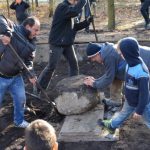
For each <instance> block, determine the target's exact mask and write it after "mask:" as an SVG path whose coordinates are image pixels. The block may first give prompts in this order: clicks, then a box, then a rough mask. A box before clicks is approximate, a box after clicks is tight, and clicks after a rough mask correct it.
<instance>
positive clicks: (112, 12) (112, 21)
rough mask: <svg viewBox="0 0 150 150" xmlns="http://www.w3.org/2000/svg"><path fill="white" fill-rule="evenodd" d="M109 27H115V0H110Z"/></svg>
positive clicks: (110, 28) (111, 28)
mask: <svg viewBox="0 0 150 150" xmlns="http://www.w3.org/2000/svg"><path fill="white" fill-rule="evenodd" d="M108 29H109V30H114V29H115V5H114V0H108Z"/></svg>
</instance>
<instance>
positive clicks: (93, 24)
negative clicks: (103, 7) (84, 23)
mask: <svg viewBox="0 0 150 150" xmlns="http://www.w3.org/2000/svg"><path fill="white" fill-rule="evenodd" d="M87 4H88V7H89V11H90V16H93V15H92V11H91V7H90V2H89V0H87ZM92 26H93V30H94V35H95V39H96V42H98V37H97V34H96V29H95V23H94V18H93V20H92Z"/></svg>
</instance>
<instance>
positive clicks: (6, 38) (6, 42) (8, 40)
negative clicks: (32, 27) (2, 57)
mask: <svg viewBox="0 0 150 150" xmlns="http://www.w3.org/2000/svg"><path fill="white" fill-rule="evenodd" d="M0 40H1V41H2V43H3V44H4V45H8V44H9V43H10V41H11V38H10V37H8V36H6V35H1V36H0Z"/></svg>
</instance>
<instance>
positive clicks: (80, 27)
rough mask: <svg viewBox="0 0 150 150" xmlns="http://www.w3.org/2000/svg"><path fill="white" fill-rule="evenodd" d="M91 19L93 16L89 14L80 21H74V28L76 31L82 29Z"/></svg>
mask: <svg viewBox="0 0 150 150" xmlns="http://www.w3.org/2000/svg"><path fill="white" fill-rule="evenodd" d="M92 20H93V17H92V16H91V17H89V18H87V19H86V20H84V21H82V22H79V23H75V24H74V30H75V31H78V30H82V29H84V28H86V27H88V26H89V25H90V23H91V22H92Z"/></svg>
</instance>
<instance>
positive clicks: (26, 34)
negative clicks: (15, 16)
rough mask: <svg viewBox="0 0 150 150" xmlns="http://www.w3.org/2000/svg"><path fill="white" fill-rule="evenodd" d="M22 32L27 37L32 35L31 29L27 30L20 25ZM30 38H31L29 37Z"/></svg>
mask: <svg viewBox="0 0 150 150" xmlns="http://www.w3.org/2000/svg"><path fill="white" fill-rule="evenodd" d="M20 32H21V34H22V35H23V36H24V37H26V38H27V39H29V36H30V31H29V30H27V29H26V28H25V27H24V26H23V25H20ZM29 40H30V39H29Z"/></svg>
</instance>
